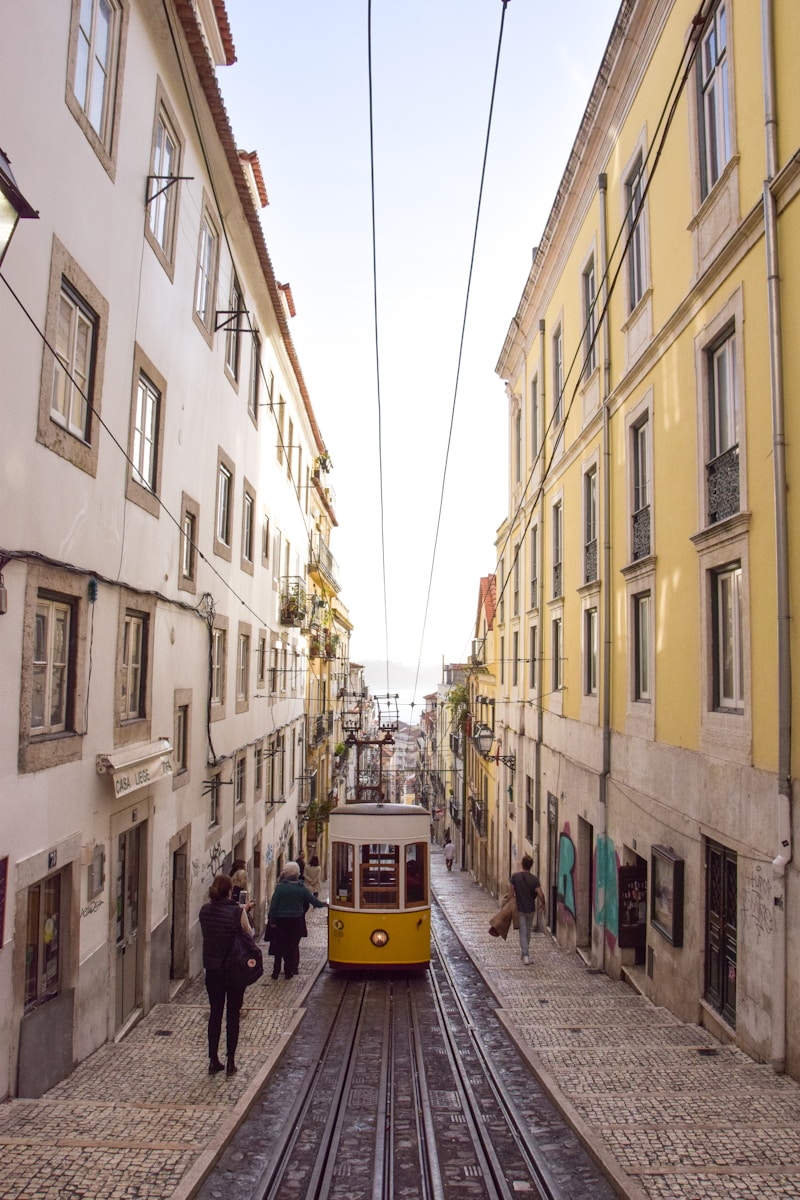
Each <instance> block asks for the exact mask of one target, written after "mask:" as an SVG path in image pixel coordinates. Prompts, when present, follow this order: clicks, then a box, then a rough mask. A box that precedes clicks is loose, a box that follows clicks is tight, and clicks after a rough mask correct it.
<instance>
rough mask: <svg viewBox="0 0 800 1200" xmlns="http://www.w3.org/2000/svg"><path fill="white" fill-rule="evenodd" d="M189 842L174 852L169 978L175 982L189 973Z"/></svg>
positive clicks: (172, 982) (171, 981)
mask: <svg viewBox="0 0 800 1200" xmlns="http://www.w3.org/2000/svg"><path fill="white" fill-rule="evenodd" d="M188 899H189V897H188V872H187V843H186V842H184V843H183V844H182V845H181V846H178V847H177V848H176V849H175V850H174V851H173V854H172V907H171V913H172V919H171V922H170V934H169V978H170V983H171V984H174V983H177V982H179V981H181V980H183V979H185V978H186V976H187V975H188V973H189V938H188V932H189V930H188V915H187V909H188Z"/></svg>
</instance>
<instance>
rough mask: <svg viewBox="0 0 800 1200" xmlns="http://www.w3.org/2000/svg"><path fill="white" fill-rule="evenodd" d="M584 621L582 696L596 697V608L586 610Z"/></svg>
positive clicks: (597, 646)
mask: <svg viewBox="0 0 800 1200" xmlns="http://www.w3.org/2000/svg"><path fill="white" fill-rule="evenodd" d="M583 619H584V630H583V637H584V694H585V695H586V696H596V695H597V680H598V664H599V645H600V643H599V633H598V623H597V608H595V607H593V608H587V609H586V610H585V612H584V614H583Z"/></svg>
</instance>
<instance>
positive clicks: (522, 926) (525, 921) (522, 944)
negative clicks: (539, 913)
mask: <svg viewBox="0 0 800 1200" xmlns="http://www.w3.org/2000/svg"><path fill="white" fill-rule="evenodd" d="M535 921H536V913H535V912H522V911H520V914H519V948H520V950H521V951H522V957H523V958H525V957H526V956H527V954H528V948H529V946H530V940H531V930H532V929H533V927H534V922H535Z"/></svg>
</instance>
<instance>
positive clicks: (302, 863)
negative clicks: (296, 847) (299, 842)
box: [294, 850, 306, 883]
mask: <svg viewBox="0 0 800 1200" xmlns="http://www.w3.org/2000/svg"><path fill="white" fill-rule="evenodd" d="M294 861H295V862H296V863H297V865H298V867H299V868H300V882H301V883H302V882H304V881H305V877H306V856H305V854H303V851H302V850H301V851H300V853H299V854H298V856H297V858H296V859H295V860H294Z"/></svg>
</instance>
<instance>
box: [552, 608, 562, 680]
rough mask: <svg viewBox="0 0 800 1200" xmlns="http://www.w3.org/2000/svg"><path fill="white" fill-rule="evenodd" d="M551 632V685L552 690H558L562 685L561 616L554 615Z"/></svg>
mask: <svg viewBox="0 0 800 1200" xmlns="http://www.w3.org/2000/svg"><path fill="white" fill-rule="evenodd" d="M552 633H553V675H552V687H553V691H554V692H560V691H561V689H562V687H563V686H564V674H563V654H564V645H563V640H562V636H563V624H562V618H561V617H555V618H554V619H553V624H552Z"/></svg>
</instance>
